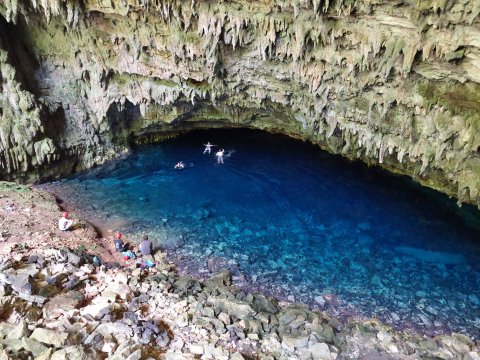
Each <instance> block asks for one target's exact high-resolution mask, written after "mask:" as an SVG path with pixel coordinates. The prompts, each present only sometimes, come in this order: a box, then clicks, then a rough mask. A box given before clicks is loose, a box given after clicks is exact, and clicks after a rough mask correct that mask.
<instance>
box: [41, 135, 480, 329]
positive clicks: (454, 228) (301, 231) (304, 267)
mask: <svg viewBox="0 0 480 360" xmlns="http://www.w3.org/2000/svg"><path fill="white" fill-rule="evenodd" d="M207 141H211V142H212V143H214V144H218V145H219V146H220V147H224V148H225V149H226V153H227V154H228V156H227V157H226V158H225V163H224V164H223V165H219V164H217V163H216V160H215V156H214V154H213V153H212V154H210V155H208V154H206V155H204V154H203V153H202V152H203V146H202V144H204V143H206V142H207ZM214 149H218V147H216V148H214ZM178 161H183V162H184V163H185V164H186V165H187V166H186V168H185V169H183V170H175V169H174V165H175V164H176V163H177V162H178ZM50 187H51V189H54V191H55V192H57V193H59V194H60V196H61V197H62V198H63V199H64V200H66V201H67V206H68V207H70V208H74V209H77V211H79V213H81V214H82V216H86V217H87V218H89V219H90V220H93V221H94V222H96V223H97V224H100V225H102V226H114V227H120V229H119V230H121V231H123V232H124V233H126V234H127V236H130V238H131V239H133V240H138V239H140V237H141V236H142V235H143V234H144V233H148V234H150V236H151V238H153V239H154V240H155V241H156V242H157V243H158V244H160V245H161V246H162V247H164V248H167V249H168V250H169V254H170V256H171V258H172V259H174V260H175V261H176V262H177V263H178V265H179V267H180V268H181V269H182V271H184V272H190V273H195V274H197V275H198V274H200V275H204V276H208V274H209V272H214V271H216V270H219V269H221V268H222V267H229V268H230V269H231V270H232V271H233V272H234V275H235V277H234V279H235V283H236V284H237V285H239V286H244V287H246V288H247V289H251V288H255V289H260V290H263V291H264V292H267V293H269V294H272V295H275V296H278V297H280V298H282V299H288V300H295V301H299V302H303V303H306V304H309V305H311V306H314V307H318V308H321V309H323V310H326V311H327V312H330V313H332V314H335V315H338V316H341V317H346V316H351V317H367V318H369V317H378V318H380V319H382V320H383V321H386V322H388V323H391V324H394V326H395V327H397V328H398V327H400V328H415V329H416V330H417V331H422V332H425V333H428V334H437V333H445V332H446V333H448V332H450V331H457V332H462V333H464V334H468V335H469V336H473V337H477V336H478V327H479V325H480V311H479V305H480V267H479V265H478V263H479V259H480V242H479V231H478V230H475V229H473V228H470V227H468V226H466V225H465V221H464V219H463V218H462V217H460V216H459V215H458V214H457V213H456V212H454V211H452V208H455V207H456V205H455V204H454V202H453V201H448V199H446V197H445V196H443V195H440V194H438V193H435V192H433V191H426V190H422V189H420V188H419V186H417V185H415V184H413V183H412V182H410V181H407V180H406V179H404V178H399V177H393V176H388V175H386V174H384V173H382V172H381V171H379V170H375V169H371V168H370V169H369V168H367V167H365V166H363V165H361V164H356V163H350V162H347V161H345V160H343V159H340V158H338V157H333V156H331V155H328V154H326V153H324V152H322V151H320V150H319V149H318V148H317V147H314V146H312V145H308V144H304V143H301V142H298V141H295V140H292V139H288V138H286V137H283V136H274V135H269V134H266V133H263V132H255V131H247V130H228V131H227V130H216V131H204V132H194V133H191V134H188V135H186V136H183V137H179V138H177V139H174V140H170V141H168V142H166V143H163V144H160V145H154V146H153V145H152V146H145V147H141V148H139V149H137V150H136V151H135V152H134V153H132V154H130V155H129V156H127V157H126V158H125V159H123V160H122V161H116V162H113V163H109V164H107V165H105V166H103V167H100V168H98V169H96V170H94V171H91V172H89V173H84V174H80V175H78V176H76V177H73V178H69V179H65V180H63V181H60V182H57V183H55V184H52V185H51V186H50ZM470 218H473V219H474V220H475V219H476V220H478V218H479V216H478V213H477V212H473V213H471V214H470Z"/></svg>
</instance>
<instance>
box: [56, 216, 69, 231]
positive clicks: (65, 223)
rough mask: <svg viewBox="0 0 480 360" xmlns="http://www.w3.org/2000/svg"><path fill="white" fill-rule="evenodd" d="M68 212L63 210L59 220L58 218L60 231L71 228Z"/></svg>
mask: <svg viewBox="0 0 480 360" xmlns="http://www.w3.org/2000/svg"><path fill="white" fill-rule="evenodd" d="M68 217H69V215H68V212H64V213H63V215H62V217H61V218H60V220H58V228H59V229H60V230H62V231H66V230H71V227H72V225H73V220H70V219H69V218H68Z"/></svg>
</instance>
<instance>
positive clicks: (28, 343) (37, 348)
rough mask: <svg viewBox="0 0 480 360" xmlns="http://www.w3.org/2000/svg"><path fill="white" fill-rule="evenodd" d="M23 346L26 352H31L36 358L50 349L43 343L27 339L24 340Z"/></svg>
mask: <svg viewBox="0 0 480 360" xmlns="http://www.w3.org/2000/svg"><path fill="white" fill-rule="evenodd" d="M22 345H23V348H24V349H25V350H27V351H30V352H31V353H32V354H33V356H35V357H37V356H40V355H41V354H42V353H43V352H45V351H46V350H47V349H48V348H47V347H46V346H45V345H43V344H42V343H41V342H39V341H37V340H35V339H31V338H26V337H24V338H22Z"/></svg>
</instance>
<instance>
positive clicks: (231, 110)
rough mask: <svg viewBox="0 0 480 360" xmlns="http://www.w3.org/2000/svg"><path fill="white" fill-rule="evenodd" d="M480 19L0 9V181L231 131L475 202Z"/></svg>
mask: <svg viewBox="0 0 480 360" xmlns="http://www.w3.org/2000/svg"><path fill="white" fill-rule="evenodd" d="M479 13H480V2H479V1H473V0H403V1H401V0H366V1H356V0H330V1H328V0H313V1H311V0H308V1H307V0H283V1H253V0H238V1H195V0H188V1H181V0H172V1H159V0H157V1H153V0H83V1H75V0H3V1H0V14H1V16H2V17H3V18H2V19H1V26H0V40H1V42H0V73H1V79H0V80H1V87H2V93H1V95H0V108H1V123H0V165H1V173H0V175H1V176H2V177H3V178H20V179H24V180H34V179H38V178H41V177H45V176H52V175H58V174H64V173H68V172H71V171H75V170H79V169H82V168H86V167H90V166H93V165H95V164H98V163H101V162H103V161H105V160H107V159H110V158H112V157H114V156H115V155H116V154H118V153H120V152H123V151H127V150H128V147H129V144H131V143H143V142H151V141H155V140H159V139H161V138H163V137H165V136H169V134H172V133H175V132H178V131H183V130H188V129H192V128H200V127H225V126H243V127H254V128H260V129H266V130H269V131H276V132H282V133H286V134H289V135H291V136H295V137H298V138H301V139H305V140H308V141H311V142H314V143H317V144H318V145H319V146H321V147H322V148H323V149H326V150H328V151H330V152H332V153H336V154H342V155H344V156H346V157H349V158H352V159H361V160H363V161H365V162H367V163H369V164H379V165H380V166H383V167H385V168H387V169H389V170H390V171H393V172H397V173H402V174H408V175H410V176H412V177H414V178H415V179H416V180H418V181H419V182H421V183H422V184H424V185H426V186H429V187H432V188H435V189H438V190H440V191H443V192H445V193H447V194H449V195H452V196H456V197H458V199H459V200H460V201H462V202H468V203H473V204H476V205H477V206H479V205H480V195H479V194H480V193H479V192H480V112H479V110H480V17H479V16H478V15H479Z"/></svg>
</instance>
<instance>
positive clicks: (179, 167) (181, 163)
mask: <svg viewBox="0 0 480 360" xmlns="http://www.w3.org/2000/svg"><path fill="white" fill-rule="evenodd" d="M183 168H185V164H184V163H183V161H179V162H178V163H177V165H175V169H177V170H182V169H183Z"/></svg>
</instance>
